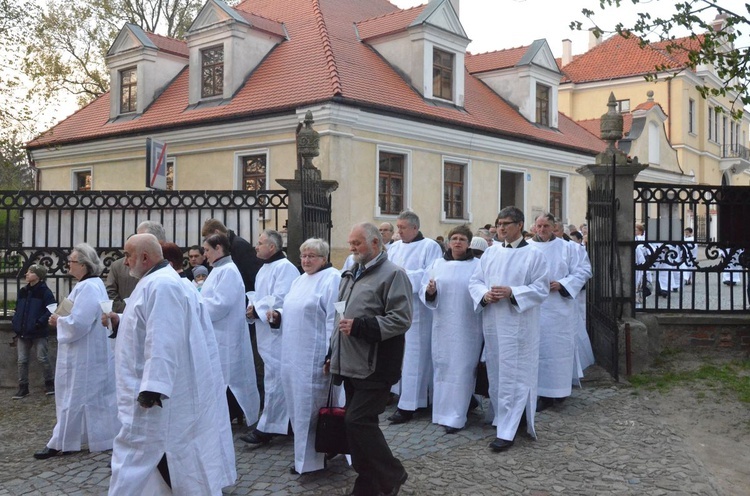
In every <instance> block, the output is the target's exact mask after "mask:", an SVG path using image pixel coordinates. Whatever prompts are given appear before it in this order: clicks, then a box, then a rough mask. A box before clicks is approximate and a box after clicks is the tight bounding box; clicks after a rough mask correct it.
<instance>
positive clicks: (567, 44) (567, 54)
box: [562, 39, 573, 67]
mask: <svg viewBox="0 0 750 496" xmlns="http://www.w3.org/2000/svg"><path fill="white" fill-rule="evenodd" d="M562 45H563V51H562V66H563V67H565V66H566V65H568V64H570V62H571V61H572V60H573V42H572V41H570V40H568V39H565V40H562Z"/></svg>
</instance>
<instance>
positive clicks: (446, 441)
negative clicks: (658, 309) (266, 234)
mask: <svg viewBox="0 0 750 496" xmlns="http://www.w3.org/2000/svg"><path fill="white" fill-rule="evenodd" d="M587 375H588V376H589V377H588V380H587V381H585V382H584V385H583V388H582V389H576V390H574V392H573V395H572V397H571V398H569V399H568V400H567V401H566V402H565V403H563V404H562V405H560V406H556V407H555V408H554V409H551V410H547V411H544V412H542V413H540V414H538V415H537V434H538V436H539V439H538V440H537V441H532V440H531V439H528V438H526V437H519V438H518V439H517V440H516V444H515V446H514V447H513V448H511V449H510V450H509V451H507V452H505V453H500V454H497V453H493V452H491V451H490V450H489V449H488V447H487V444H488V443H489V442H490V441H492V439H493V438H494V437H495V436H494V429H492V427H491V426H490V425H488V424H486V423H485V421H484V417H483V412H482V411H481V410H477V411H475V412H473V413H472V414H471V415H470V418H469V423H468V425H467V427H466V428H465V429H464V430H462V431H460V432H459V433H457V434H453V435H448V434H445V433H444V430H443V428H442V427H439V426H436V425H433V424H432V423H431V422H430V416H429V413H427V412H424V413H418V414H417V416H415V418H414V420H412V421H411V422H409V423H407V424H403V425H395V426H390V425H388V422H387V421H386V420H385V417H386V416H387V415H389V414H390V413H391V412H392V411H393V409H394V407H389V408H388V410H387V411H386V413H385V414H384V415H383V416H381V426H382V427H383V430H384V432H385V435H386V438H387V439H388V442H389V444H390V446H391V448H392V449H393V450H394V452H395V453H396V455H397V456H398V457H399V458H400V459H401V460H402V461H403V463H404V466H405V467H406V469H407V471H408V472H409V480H408V481H407V483H406V484H405V485H404V487H403V488H402V491H401V494H404V495H430V496H433V495H485V494H486V495H497V494H503V495H505V494H518V495H532V496H543V495H550V494H572V495H605V494H606V495H609V494H616V495H621V494H622V495H626V494H638V495H641V494H648V495H651V496H659V495H667V494H680V495H691V494H694V495H702V496H705V495H720V494H721V491H720V490H719V489H718V486H717V485H716V484H715V482H714V476H713V475H712V474H711V473H709V471H708V470H707V469H706V468H705V467H704V465H703V464H702V463H701V462H700V461H699V460H698V459H697V458H696V457H695V455H694V453H692V452H691V450H690V448H689V447H688V446H687V445H686V443H685V442H684V440H683V438H682V437H681V436H680V435H679V433H677V432H675V431H674V430H673V429H672V428H671V427H670V426H669V425H666V424H665V422H663V421H662V420H661V419H660V417H659V416H658V414H657V412H654V411H653V410H651V409H650V408H649V406H648V405H647V404H645V401H644V399H643V398H642V397H640V396H638V395H634V394H632V389H630V388H629V387H628V386H626V385H623V384H614V383H612V382H611V381H610V380H607V379H605V378H604V377H605V376H606V374H604V373H602V372H601V371H599V370H594V371H593V373H592V372H591V369H589V371H587ZM0 394H2V400H3V401H2V407H0V439H2V443H1V444H0V465H1V466H2V470H0V495H20V494H23V495H37V494H39V495H57V494H60V495H62V494H65V495H100V494H105V493H106V490H107V486H108V483H109V474H110V470H109V459H110V452H104V453H94V454H91V453H88V452H86V451H84V452H81V453H77V454H72V455H67V456H63V457H58V458H53V459H50V460H44V461H39V460H35V459H34V458H33V457H32V454H33V452H34V451H37V450H39V449H41V448H43V447H44V445H45V443H46V442H47V440H48V438H49V435H50V434H51V432H52V427H53V425H54V420H55V413H54V399H53V398H52V397H46V396H44V395H43V394H42V392H41V390H40V388H38V387H37V388H34V389H33V390H32V394H31V395H30V396H29V397H27V398H24V399H23V400H17V401H11V399H10V397H11V395H12V394H13V391H12V390H10V389H0ZM487 405H488V404H487V401H485V402H484V405H483V407H484V408H485V409H486V408H487ZM244 430H245V429H242V428H239V427H235V448H236V450H237V472H238V480H237V483H236V484H235V485H234V486H232V487H231V488H227V489H225V491H224V494H231V495H276V494H278V495H285V494H288V495H294V494H304V495H307V494H311V495H342V494H346V493H347V490H350V489H351V486H352V484H353V482H354V477H355V473H354V471H353V470H352V469H351V468H350V467H348V466H347V464H346V461H345V459H343V457H338V458H336V459H334V460H332V461H331V462H330V463H329V466H328V468H327V469H326V470H324V471H321V472H320V473H313V474H305V475H302V476H297V475H292V474H290V472H289V469H290V467H291V466H292V464H293V443H292V440H291V439H274V441H272V442H271V444H270V445H268V446H262V447H258V448H253V447H250V446H249V445H246V444H245V443H243V442H242V441H240V440H239V439H238V437H239V436H240V435H241V434H242V433H243V432H244Z"/></svg>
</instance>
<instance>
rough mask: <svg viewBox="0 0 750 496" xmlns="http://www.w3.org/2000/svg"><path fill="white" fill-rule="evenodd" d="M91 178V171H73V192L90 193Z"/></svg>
mask: <svg viewBox="0 0 750 496" xmlns="http://www.w3.org/2000/svg"><path fill="white" fill-rule="evenodd" d="M92 184H93V177H92V174H91V169H84V170H74V171H73V190H74V191H91V186H92Z"/></svg>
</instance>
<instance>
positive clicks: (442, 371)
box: [419, 258, 484, 429]
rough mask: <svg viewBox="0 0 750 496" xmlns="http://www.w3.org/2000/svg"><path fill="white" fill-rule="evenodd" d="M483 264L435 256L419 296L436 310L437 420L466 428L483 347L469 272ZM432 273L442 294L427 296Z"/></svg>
mask: <svg viewBox="0 0 750 496" xmlns="http://www.w3.org/2000/svg"><path fill="white" fill-rule="evenodd" d="M478 265H479V259H478V258H472V259H470V260H462V261H459V260H445V259H444V258H439V259H437V260H435V262H434V263H433V265H432V266H431V267H430V269H429V270H428V271H427V272H426V273H425V275H424V277H423V278H422V284H421V287H420V290H419V297H420V299H421V301H422V303H424V304H425V306H427V308H429V309H430V310H432V312H433V313H432V367H433V370H434V374H433V401H432V422H433V423H435V424H440V425H445V426H448V427H456V428H458V429H461V428H463V427H464V425H466V412H467V410H468V408H469V401H470V399H471V395H472V393H473V392H474V385H475V382H476V370H477V363H478V362H479V355H480V354H481V353H482V342H483V341H484V338H483V336H482V316H481V314H478V313H476V312H475V311H474V302H473V301H472V299H471V294H470V293H469V278H470V277H471V275H472V274H473V273H474V270H475V269H476V267H477V266H478ZM430 273H432V275H434V278H435V285H436V288H437V295H436V297H435V299H434V300H432V301H430V300H428V299H427V296H426V293H425V291H426V289H427V284H428V283H429V282H430Z"/></svg>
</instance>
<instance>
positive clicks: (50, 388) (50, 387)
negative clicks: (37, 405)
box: [44, 381, 55, 396]
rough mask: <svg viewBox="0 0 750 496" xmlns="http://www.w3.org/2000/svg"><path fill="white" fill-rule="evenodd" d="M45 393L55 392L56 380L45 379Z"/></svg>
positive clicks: (51, 393)
mask: <svg viewBox="0 0 750 496" xmlns="http://www.w3.org/2000/svg"><path fill="white" fill-rule="evenodd" d="M44 394H46V395H47V396H52V395H53V394H55V381H44Z"/></svg>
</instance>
